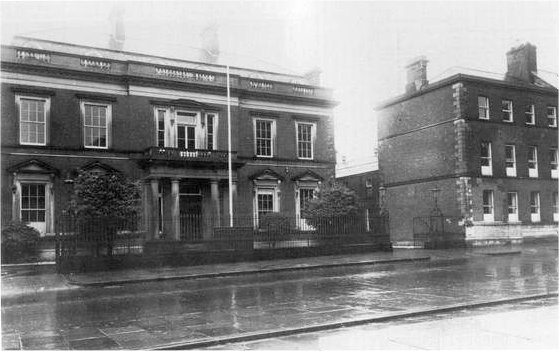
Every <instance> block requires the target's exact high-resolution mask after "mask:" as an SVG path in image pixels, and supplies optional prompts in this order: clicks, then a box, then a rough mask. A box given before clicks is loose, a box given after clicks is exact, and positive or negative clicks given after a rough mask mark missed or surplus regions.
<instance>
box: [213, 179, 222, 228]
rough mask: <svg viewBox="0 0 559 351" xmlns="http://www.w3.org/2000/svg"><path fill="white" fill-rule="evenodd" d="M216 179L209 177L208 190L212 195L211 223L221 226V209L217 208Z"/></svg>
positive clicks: (217, 189)
mask: <svg viewBox="0 0 559 351" xmlns="http://www.w3.org/2000/svg"><path fill="white" fill-rule="evenodd" d="M218 185H219V184H218V182H217V179H210V190H211V195H212V216H213V218H212V222H213V223H212V224H213V226H221V211H220V209H219V187H218Z"/></svg>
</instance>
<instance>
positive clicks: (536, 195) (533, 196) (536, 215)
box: [530, 191, 541, 223]
mask: <svg viewBox="0 0 559 351" xmlns="http://www.w3.org/2000/svg"><path fill="white" fill-rule="evenodd" d="M533 200H535V201H533ZM530 221H531V222H532V223H538V222H541V203H540V192H539V191H531V192H530Z"/></svg>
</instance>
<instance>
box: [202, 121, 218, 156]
mask: <svg viewBox="0 0 559 351" xmlns="http://www.w3.org/2000/svg"><path fill="white" fill-rule="evenodd" d="M210 116H211V117H212V128H213V131H212V148H210V147H209V146H208V144H209V143H208V142H209V136H208V135H209V134H208V121H209V119H208V117H210ZM218 120H219V117H218V114H217V113H216V112H206V113H205V114H204V138H205V144H206V145H205V146H206V149H207V150H218V148H217V140H218V139H217V134H218V133H217V131H218V129H217V127H218V123H219V122H218Z"/></svg>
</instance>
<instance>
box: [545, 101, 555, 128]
mask: <svg viewBox="0 0 559 351" xmlns="http://www.w3.org/2000/svg"><path fill="white" fill-rule="evenodd" d="M547 125H548V126H550V127H557V107H555V106H547Z"/></svg>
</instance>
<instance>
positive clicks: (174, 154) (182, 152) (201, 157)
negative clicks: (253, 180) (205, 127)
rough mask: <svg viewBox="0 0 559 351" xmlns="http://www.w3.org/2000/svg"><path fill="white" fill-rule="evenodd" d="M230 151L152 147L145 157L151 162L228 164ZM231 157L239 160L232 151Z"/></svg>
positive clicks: (147, 150) (146, 151)
mask: <svg viewBox="0 0 559 351" xmlns="http://www.w3.org/2000/svg"><path fill="white" fill-rule="evenodd" d="M228 155H229V151H224V150H207V149H181V148H174V147H158V146H154V147H150V148H148V149H146V150H145V152H144V157H145V158H147V159H150V160H163V161H202V162H227V159H228ZM231 157H232V158H233V159H236V158H237V152H236V151H231Z"/></svg>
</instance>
